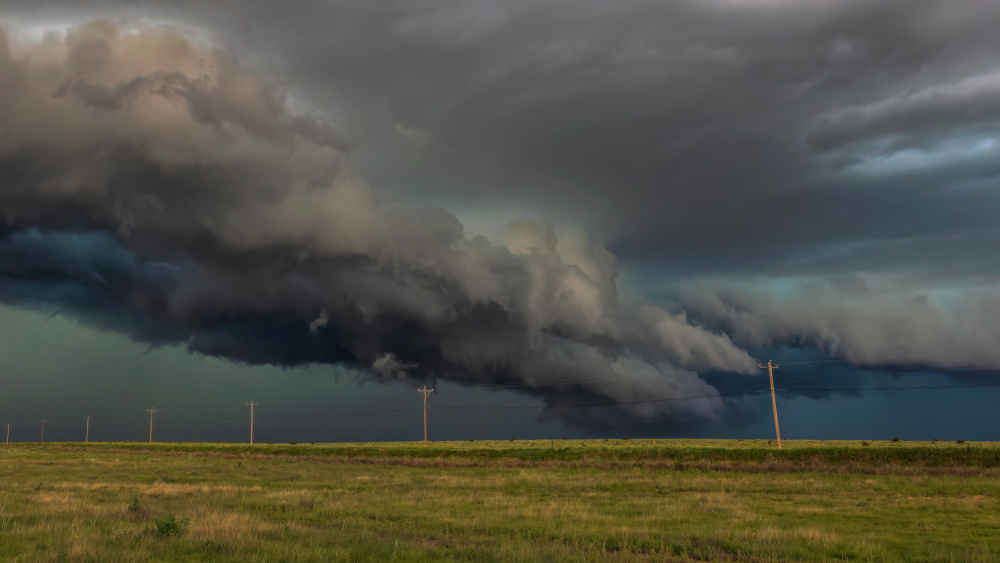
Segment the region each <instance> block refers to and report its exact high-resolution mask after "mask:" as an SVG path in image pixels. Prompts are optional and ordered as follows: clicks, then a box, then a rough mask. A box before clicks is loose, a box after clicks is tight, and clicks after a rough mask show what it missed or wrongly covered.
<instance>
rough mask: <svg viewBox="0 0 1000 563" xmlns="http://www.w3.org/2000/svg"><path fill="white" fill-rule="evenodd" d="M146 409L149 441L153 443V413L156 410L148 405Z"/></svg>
mask: <svg viewBox="0 0 1000 563" xmlns="http://www.w3.org/2000/svg"><path fill="white" fill-rule="evenodd" d="M146 411H148V412H149V443H150V444H152V443H153V413H154V412H156V409H154V408H153V407H149V408H148V409H146Z"/></svg>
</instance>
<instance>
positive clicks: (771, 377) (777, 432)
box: [757, 360, 781, 450]
mask: <svg viewBox="0 0 1000 563" xmlns="http://www.w3.org/2000/svg"><path fill="white" fill-rule="evenodd" d="M757 367H759V368H760V369H767V378H768V379H769V380H770V381H771V409H772V410H773V411H774V434H775V435H776V436H777V437H778V449H779V450H780V449H781V429H780V428H779V427H778V402H777V401H776V400H775V398H774V370H776V369H778V365H777V364H774V365H771V360H768V361H767V365H766V366H762V365H760V364H757Z"/></svg>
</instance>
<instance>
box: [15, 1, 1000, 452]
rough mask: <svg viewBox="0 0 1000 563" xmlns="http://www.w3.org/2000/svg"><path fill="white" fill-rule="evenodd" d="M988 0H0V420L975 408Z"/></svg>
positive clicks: (634, 422) (372, 423)
mask: <svg viewBox="0 0 1000 563" xmlns="http://www.w3.org/2000/svg"><path fill="white" fill-rule="evenodd" d="M998 21H1000V5H998V4H996V3H995V2H991V1H987V0H958V1H955V2H949V3H942V2H931V1H928V0H915V1H914V0H907V1H904V0H869V1H857V0H850V1H833V0H810V1H806V0H768V1H764V0H756V1H737V0H685V1H681V2H673V3H669V4H665V3H662V2H651V1H646V0H625V1H622V2H615V3H590V4H587V5H586V8H582V7H581V6H579V5H571V4H568V3H566V2H559V1H553V0H539V1H531V2H528V1H520V0H518V1H513V2H504V3H499V2H479V1H464V2H453V1H447V0H446V1H434V2H430V1H422V0H418V1H413V0H409V1H406V2H402V1H399V2H397V1H387V2H380V3H377V4H376V3H372V2H358V1H332V2H300V3H295V4H294V5H284V6H283V5H279V4H275V3H272V2H264V1H256V0H251V1H243V2H235V1H220V2H211V3H205V2H193V1H177V0H168V1H158V2H128V3H123V2H111V1H102V0H83V1H75V2H67V1H50V0H41V1H37V0H36V1H32V2H28V1H17V0H12V1H6V0H0V27H2V32H0V133H2V134H0V369H2V370H3V372H2V373H3V375H2V376H0V378H2V381H3V382H4V383H5V387H6V388H8V389H9V390H10V392H8V393H5V394H4V395H3V396H2V397H0V418H3V417H7V419H8V420H9V421H10V422H12V423H14V426H13V427H12V438H14V437H15V436H19V438H17V439H25V440H27V439H37V431H38V430H39V428H38V427H39V424H38V420H39V419H41V418H46V419H47V420H49V421H50V422H49V423H48V424H49V425H50V426H49V427H47V429H46V436H47V437H50V436H51V438H52V439H76V434H78V433H79V429H80V427H81V420H82V418H81V417H83V416H85V415H87V414H90V415H92V416H94V417H97V418H99V419H100V420H101V421H102V423H101V424H108V425H112V424H114V425H118V424H120V425H121V426H95V427H94V428H92V432H93V431H97V432H99V433H100V434H99V435H104V436H106V437H107V439H141V438H143V436H144V432H145V430H144V426H143V424H142V420H143V419H144V417H146V416H148V415H147V414H146V413H145V409H146V408H149V407H150V406H155V407H156V408H157V409H158V412H157V414H156V417H157V418H158V420H162V421H163V424H162V430H161V431H162V435H161V434H157V435H158V436H160V437H161V439H164V440H241V439H244V437H245V434H246V423H247V420H246V414H247V413H246V410H247V407H246V406H245V405H244V403H245V402H247V401H250V400H254V401H257V402H259V403H261V407H259V410H258V411H257V413H258V414H259V415H260V416H261V417H262V418H261V419H260V420H258V425H257V428H258V429H259V432H261V433H262V434H261V436H263V437H262V438H258V441H281V442H284V441H292V440H297V441H300V442H306V441H331V440H393V439H416V438H419V437H420V427H419V425H420V412H419V408H418V407H419V406H420V400H421V399H420V395H419V393H416V392H415V389H416V388H417V387H420V386H423V385H428V386H432V387H435V388H437V389H438V392H436V393H435V394H434V395H432V396H431V399H430V401H431V404H432V405H434V407H433V408H432V414H433V416H432V421H433V423H434V424H432V427H433V428H434V432H435V433H436V436H437V437H438V439H469V438H480V439H485V438H497V439H504V438H511V437H513V438H533V437H544V438H549V437H554V438H558V437H584V436H593V437H612V436H620V435H632V436H663V437H668V436H699V437H715V436H717V437H735V438H750V437H762V438H769V437H772V435H773V421H772V419H771V417H770V400H769V399H770V397H769V395H768V394H767V393H764V392H762V391H764V390H765V389H766V388H767V383H766V382H767V379H766V374H765V373H764V372H763V371H762V370H760V369H759V368H758V364H759V362H766V361H767V360H769V359H774V360H776V361H778V362H779V364H781V365H782V367H781V368H780V369H779V370H778V371H777V372H776V373H775V375H776V387H778V388H779V390H780V391H779V393H778V396H779V401H778V405H779V411H780V413H781V415H782V422H783V437H787V438H849V439H854V438H857V439H862V438H872V439H874V438H881V439H890V438H892V437H897V436H898V437H901V438H903V439H930V438H932V437H940V438H941V439H956V438H963V439H970V440H972V439H994V438H996V437H997V434H998V432H1000V420H993V418H995V417H991V413H992V412H994V409H995V407H994V405H995V403H996V400H997V398H1000V389H992V388H991V387H992V386H994V385H1000V381H998V380H997V375H1000V346H998V345H997V342H1000V322H998V321H997V320H996V319H998V318H1000V290H998V289H997V280H998V273H1000V261H998V259H997V256H998V255H997V250H996V248H997V244H996V242H997V239H998V236H1000V226H998V222H997V220H996V218H997V216H998V214H997V212H998V210H1000V209H998V208H1000V194H998V191H997V189H998V188H1000V158H998V156H1000V142H998V138H1000V60H998V58H997V53H998V52H1000V49H998V48H1000V36H998V35H997V34H996V33H995V23H996V22H998ZM885 387H896V388H908V387H912V388H915V389H908V390H907V389H896V390H890V389H882V388H885ZM866 388H867V389H869V390H867V391H865V390H864V389H866ZM873 388H878V389H873ZM459 407H461V408H459ZM383 411H391V412H383ZM361 413H375V414H367V415H363V416H343V415H354V414H361ZM269 416H270V417H273V418H267V417H269ZM281 417H287V418H281ZM295 417H301V418H295ZM308 417H312V418H308ZM97 418H95V419H94V421H93V422H94V423H95V424H97V422H96V420H97ZM8 420H0V423H4V422H7V421H8ZM182 421H199V422H182ZM15 428H16V429H17V432H18V434H14V429H15ZM158 428H159V427H158ZM133 434H134V435H135V436H133Z"/></svg>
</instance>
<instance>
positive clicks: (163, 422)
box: [160, 403, 260, 424]
mask: <svg viewBox="0 0 1000 563" xmlns="http://www.w3.org/2000/svg"><path fill="white" fill-rule="evenodd" d="M257 404H260V403H257ZM257 416H260V415H257ZM246 417H247V415H245V414H244V415H240V416H229V417H226V418H206V419H202V420H161V421H160V424H183V423H188V422H220V421H223V420H237V419H243V418H246Z"/></svg>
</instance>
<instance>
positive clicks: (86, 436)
mask: <svg viewBox="0 0 1000 563" xmlns="http://www.w3.org/2000/svg"><path fill="white" fill-rule="evenodd" d="M86 418H87V431H86V432H85V433H84V435H83V443H84V444H89V443H90V415H89V414H88V415H87V417H86Z"/></svg>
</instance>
